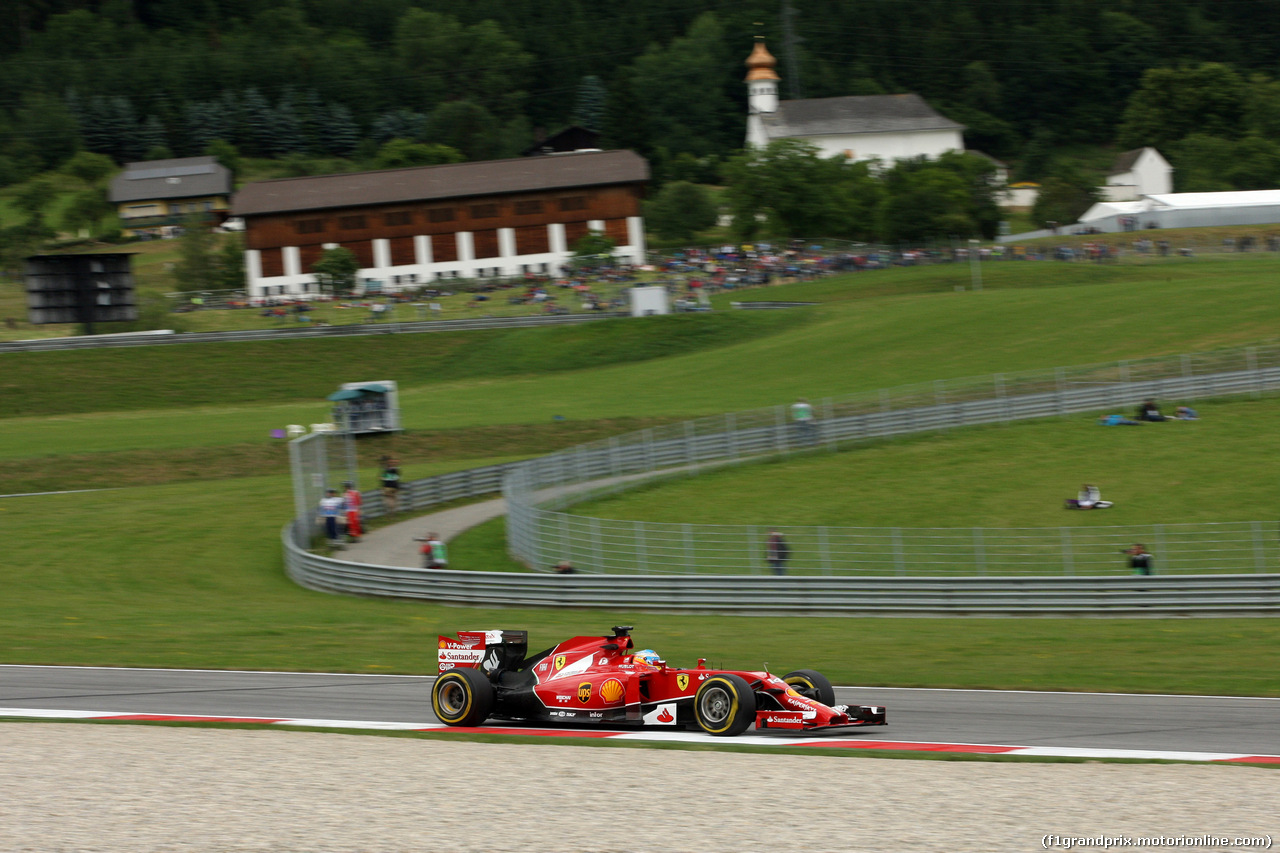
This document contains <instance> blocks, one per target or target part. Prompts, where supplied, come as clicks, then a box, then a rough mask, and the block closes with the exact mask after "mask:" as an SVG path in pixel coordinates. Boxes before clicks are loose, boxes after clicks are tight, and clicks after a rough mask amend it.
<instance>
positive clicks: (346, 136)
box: [318, 104, 360, 157]
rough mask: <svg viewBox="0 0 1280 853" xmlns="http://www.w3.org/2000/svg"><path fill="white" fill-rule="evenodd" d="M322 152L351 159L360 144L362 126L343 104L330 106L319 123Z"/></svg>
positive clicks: (322, 114)
mask: <svg viewBox="0 0 1280 853" xmlns="http://www.w3.org/2000/svg"><path fill="white" fill-rule="evenodd" d="M319 127H320V129H319V131H318V132H319V134H320V139H321V145H320V148H321V150H322V151H323V152H324V153H326V154H337V155H338V156H339V157H350V156H351V153H352V152H353V151H355V150H356V146H357V145H359V144H360V125H358V124H356V120H355V118H354V117H352V115H351V110H349V109H347V108H346V106H344V105H343V104H330V105H329V108H328V110H327V111H322V113H321V116H320V121H319Z"/></svg>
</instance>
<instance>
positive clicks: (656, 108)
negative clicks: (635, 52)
mask: <svg viewBox="0 0 1280 853" xmlns="http://www.w3.org/2000/svg"><path fill="white" fill-rule="evenodd" d="M733 64H734V63H733V62H732V61H731V60H730V59H729V54H728V50H727V48H726V41H725V32H724V29H723V28H722V27H721V25H720V22H719V20H718V19H717V18H716V16H715V15H714V14H713V13H711V12H707V13H704V14H702V15H699V16H698V18H697V19H696V20H695V21H694V22H693V23H692V24H691V25H690V26H689V29H688V31H687V34H686V35H684V36H682V37H680V38H677V39H673V40H672V42H671V44H670V45H669V46H668V47H665V48H663V47H659V46H657V45H654V46H651V47H650V48H649V49H648V50H647V51H645V53H644V55H643V56H641V57H640V58H639V59H637V60H636V61H635V64H634V66H633V75H632V80H631V82H632V86H633V88H634V91H635V95H636V96H637V97H639V98H640V99H641V100H643V101H644V103H645V104H646V106H647V109H648V115H649V122H650V125H651V133H650V137H651V140H652V142H653V144H654V146H662V147H665V148H666V149H667V150H668V151H671V152H672V153H673V154H677V153H680V152H682V151H688V152H690V153H691V154H695V155H698V156H701V155H704V154H716V153H719V152H722V151H725V150H731V149H733V148H736V147H737V146H738V145H740V144H741V141H742V133H743V125H742V110H741V108H740V107H739V105H738V103H737V102H736V101H735V100H734V98H732V97H730V95H729V88H728V87H729V86H730V85H734V86H737V85H739V84H738V83H737V81H736V80H734V79H733V77H731V76H730V75H729V73H728V71H729V69H730V68H731V67H732V66H733Z"/></svg>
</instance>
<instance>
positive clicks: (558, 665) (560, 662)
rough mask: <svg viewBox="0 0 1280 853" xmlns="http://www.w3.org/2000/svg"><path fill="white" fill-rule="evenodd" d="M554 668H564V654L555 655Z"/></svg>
mask: <svg viewBox="0 0 1280 853" xmlns="http://www.w3.org/2000/svg"><path fill="white" fill-rule="evenodd" d="M556 669H557V670H561V669H564V655H556Z"/></svg>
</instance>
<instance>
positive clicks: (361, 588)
mask: <svg viewBox="0 0 1280 853" xmlns="http://www.w3.org/2000/svg"><path fill="white" fill-rule="evenodd" d="M284 552H285V565H286V568H287V570H288V573H289V576H290V577H291V578H293V579H294V581H296V582H297V583H299V584H301V585H302V586H305V587H308V588H310V589H316V590H321V591H324V592H333V593H340V594H345V595H365V596H368V595H373V596H386V597H392V598H414V599H423V600H428V601H433V602H439V603H447V604H458V605H469V606H477V607H572V608H609V609H620V610H664V611H674V612H685V613H726V614H744V615H758V614H760V613H770V614H777V615H794V616H864V615H865V616H886V615H896V616H1077V615H1086V614H1087V615H1093V616H1128V617H1134V616H1146V617H1150V616H1173V615H1183V616H1241V615H1257V616H1262V615H1274V614H1276V613H1280V576H1277V575H1191V576H1187V575H1184V576H1176V577H1172V576H1170V577H1166V576H1153V577H1140V578H1139V577H1120V578H1104V577H1090V578H1001V579H998V580H997V579H987V578H929V577H914V578H884V579H880V578H858V577H838V578H824V577H774V576H758V575H757V576H749V575H744V576H732V575H718V576H695V575H668V576H662V577H652V576H651V577H644V576H628V575H583V574H576V575H548V574H518V573H504V572H466V571H438V570H430V569H413V568H404V567H396V566H371V565H364V564H359V563H346V562H343V561H342V560H337V559H333V558H330V557H321V556H319V555H316V554H311V553H308V552H307V551H305V550H304V549H302V548H299V547H298V546H297V545H296V544H295V543H294V542H293V541H292V538H291V536H290V534H289V531H288V529H286V530H285V535H284Z"/></svg>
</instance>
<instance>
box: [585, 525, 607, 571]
mask: <svg viewBox="0 0 1280 853" xmlns="http://www.w3.org/2000/svg"><path fill="white" fill-rule="evenodd" d="M589 527H590V530H591V550H592V562H593V563H594V564H595V567H596V571H598V572H600V573H601V574H605V573H606V572H605V568H604V548H603V547H602V546H601V542H600V519H598V518H592V519H591V521H590V525H589Z"/></svg>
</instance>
